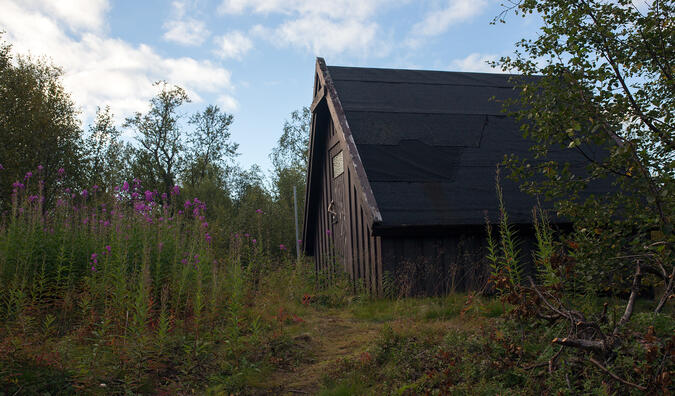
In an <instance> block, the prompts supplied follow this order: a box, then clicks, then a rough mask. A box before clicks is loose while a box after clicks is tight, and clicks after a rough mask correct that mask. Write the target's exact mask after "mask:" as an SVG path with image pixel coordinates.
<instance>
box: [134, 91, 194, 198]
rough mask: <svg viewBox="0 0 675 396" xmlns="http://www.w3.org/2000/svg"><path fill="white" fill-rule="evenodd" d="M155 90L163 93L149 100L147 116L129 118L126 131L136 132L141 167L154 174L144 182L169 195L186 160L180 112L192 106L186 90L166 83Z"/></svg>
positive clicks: (139, 115)
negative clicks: (189, 105) (181, 108)
mask: <svg viewBox="0 0 675 396" xmlns="http://www.w3.org/2000/svg"><path fill="white" fill-rule="evenodd" d="M154 86H156V87H159V89H160V91H159V93H158V94H157V95H156V96H155V97H153V98H152V99H151V100H150V110H149V111H148V113H147V114H141V113H136V114H134V116H133V117H128V118H127V119H126V121H125V123H124V127H127V128H133V129H134V131H135V132H136V133H137V134H138V137H137V140H138V143H139V144H140V146H141V147H140V150H141V153H142V154H141V155H140V156H139V158H138V160H139V166H140V167H143V168H147V169H149V170H151V172H150V174H149V175H147V176H149V177H148V178H146V179H144V180H146V181H147V183H148V184H150V186H151V187H152V188H151V189H155V190H159V191H163V192H164V193H166V194H169V192H170V190H171V188H173V186H174V185H176V180H177V174H178V171H179V169H180V166H181V165H182V162H183V160H184V158H183V145H184V142H183V139H182V135H181V130H180V126H179V124H178V121H179V118H180V114H178V109H179V108H180V106H181V105H182V104H183V103H188V102H190V98H189V97H188V95H187V93H186V92H185V90H184V89H182V88H180V87H176V86H174V87H171V86H169V84H168V83H167V82H166V81H158V82H156V83H155V84H154ZM136 175H139V174H138V173H136ZM143 176H146V175H143Z"/></svg>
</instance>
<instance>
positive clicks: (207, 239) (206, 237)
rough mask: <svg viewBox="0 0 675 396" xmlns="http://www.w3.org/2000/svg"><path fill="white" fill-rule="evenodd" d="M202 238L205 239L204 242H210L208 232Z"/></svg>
mask: <svg viewBox="0 0 675 396" xmlns="http://www.w3.org/2000/svg"><path fill="white" fill-rule="evenodd" d="M204 239H206V242H208V243H211V235H209V233H208V232H207V233H206V234H204Z"/></svg>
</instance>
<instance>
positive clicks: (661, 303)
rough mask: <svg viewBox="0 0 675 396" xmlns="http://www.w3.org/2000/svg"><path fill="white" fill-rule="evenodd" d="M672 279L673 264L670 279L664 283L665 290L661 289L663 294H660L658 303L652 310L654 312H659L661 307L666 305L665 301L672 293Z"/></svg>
mask: <svg viewBox="0 0 675 396" xmlns="http://www.w3.org/2000/svg"><path fill="white" fill-rule="evenodd" d="M673 280H675V266H674V267H673V271H672V272H671V273H670V280H669V281H668V284H667V285H666V290H664V291H663V295H662V296H661V300H659V303H658V305H657V306H656V309H655V310H654V312H655V313H660V312H661V310H662V309H663V307H664V306H665V305H666V303H667V302H668V300H669V299H670V296H671V295H672V294H673Z"/></svg>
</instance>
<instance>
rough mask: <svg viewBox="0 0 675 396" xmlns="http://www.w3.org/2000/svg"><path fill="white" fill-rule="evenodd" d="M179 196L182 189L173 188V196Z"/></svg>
mask: <svg viewBox="0 0 675 396" xmlns="http://www.w3.org/2000/svg"><path fill="white" fill-rule="evenodd" d="M178 194H180V187H178V186H173V188H172V189H171V195H178Z"/></svg>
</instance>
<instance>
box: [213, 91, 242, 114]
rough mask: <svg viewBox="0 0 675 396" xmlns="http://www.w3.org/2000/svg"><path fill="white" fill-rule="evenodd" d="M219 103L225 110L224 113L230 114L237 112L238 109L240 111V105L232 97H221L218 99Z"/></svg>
mask: <svg viewBox="0 0 675 396" xmlns="http://www.w3.org/2000/svg"><path fill="white" fill-rule="evenodd" d="M217 102H218V104H219V105H220V107H221V108H222V109H223V111H226V112H228V113H232V112H234V111H237V109H239V103H238V102H237V100H236V99H235V98H233V97H232V96H230V95H220V96H219V97H218V100H217Z"/></svg>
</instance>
